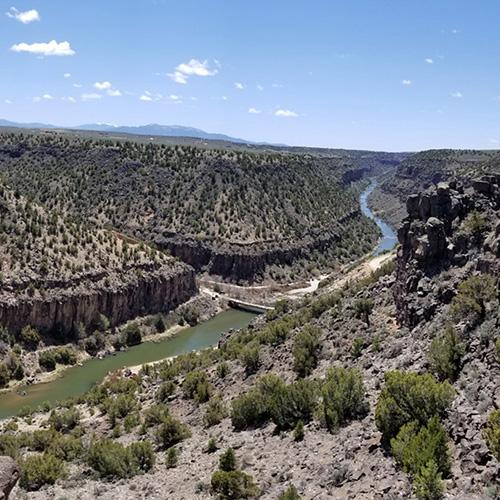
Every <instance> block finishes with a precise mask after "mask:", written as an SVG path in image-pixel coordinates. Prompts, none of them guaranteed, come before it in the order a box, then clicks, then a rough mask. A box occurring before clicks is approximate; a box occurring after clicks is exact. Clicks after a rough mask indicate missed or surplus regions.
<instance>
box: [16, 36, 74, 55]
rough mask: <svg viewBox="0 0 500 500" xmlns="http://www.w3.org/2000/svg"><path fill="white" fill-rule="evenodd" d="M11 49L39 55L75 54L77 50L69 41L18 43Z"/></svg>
mask: <svg viewBox="0 0 500 500" xmlns="http://www.w3.org/2000/svg"><path fill="white" fill-rule="evenodd" d="M10 50H12V51H14V52H28V53H29V54H36V55H39V56H74V55H75V54H76V52H75V51H74V50H73V49H72V48H71V45H70V43H69V42H56V41H55V40H51V41H50V42H47V43H44V42H39V43H38V42H37V43H24V42H22V43H17V44H15V45H12V47H11V48H10Z"/></svg>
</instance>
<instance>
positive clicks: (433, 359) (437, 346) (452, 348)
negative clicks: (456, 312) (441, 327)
mask: <svg viewBox="0 0 500 500" xmlns="http://www.w3.org/2000/svg"><path fill="white" fill-rule="evenodd" d="M464 354H465V347H464V345H463V344H462V343H461V342H460V339H459V338H458V335H457V334H456V333H455V330H454V329H453V327H451V326H449V327H448V328H446V330H445V331H444V332H443V333H442V334H441V335H440V336H439V337H437V338H435V339H434V340H433V341H432V342H431V346H430V348H429V354H428V357H429V363H430V365H431V369H432V371H433V373H434V374H435V375H436V376H437V377H438V378H439V379H440V380H446V379H448V380H450V381H452V382H453V381H455V380H456V378H457V377H458V374H459V373H460V369H461V367H462V357H463V355H464Z"/></svg>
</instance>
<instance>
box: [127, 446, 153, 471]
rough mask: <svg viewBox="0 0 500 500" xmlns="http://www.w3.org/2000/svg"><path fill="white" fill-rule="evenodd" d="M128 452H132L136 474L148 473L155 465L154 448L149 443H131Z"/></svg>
mask: <svg viewBox="0 0 500 500" xmlns="http://www.w3.org/2000/svg"><path fill="white" fill-rule="evenodd" d="M127 450H128V451H129V452H130V455H131V460H132V463H133V467H134V469H135V471H134V472H137V471H138V472H148V471H149V470H151V469H152V468H153V465H154V464H155V454H154V451H153V446H152V445H151V443H150V442H149V441H136V442H135V443H131V444H130V445H129V446H128V448H127Z"/></svg>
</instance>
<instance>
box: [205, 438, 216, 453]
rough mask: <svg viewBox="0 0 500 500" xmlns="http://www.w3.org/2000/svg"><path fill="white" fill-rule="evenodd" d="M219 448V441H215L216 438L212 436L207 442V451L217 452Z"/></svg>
mask: <svg viewBox="0 0 500 500" xmlns="http://www.w3.org/2000/svg"><path fill="white" fill-rule="evenodd" d="M217 449H218V448H217V443H216V442H215V439H214V438H213V437H211V438H210V439H209V440H208V443H207V453H215V452H216V451H217Z"/></svg>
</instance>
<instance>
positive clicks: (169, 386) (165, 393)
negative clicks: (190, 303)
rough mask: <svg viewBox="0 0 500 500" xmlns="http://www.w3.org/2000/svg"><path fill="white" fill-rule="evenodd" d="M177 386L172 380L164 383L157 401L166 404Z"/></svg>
mask: <svg viewBox="0 0 500 500" xmlns="http://www.w3.org/2000/svg"><path fill="white" fill-rule="evenodd" d="M175 389H176V385H175V383H174V382H172V381H171V380H167V381H166V382H163V383H162V384H161V385H160V387H158V391H157V392H156V400H157V401H160V402H162V403H164V402H165V401H167V400H168V398H169V397H170V396H171V395H172V394H173V393H174V392H175Z"/></svg>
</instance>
